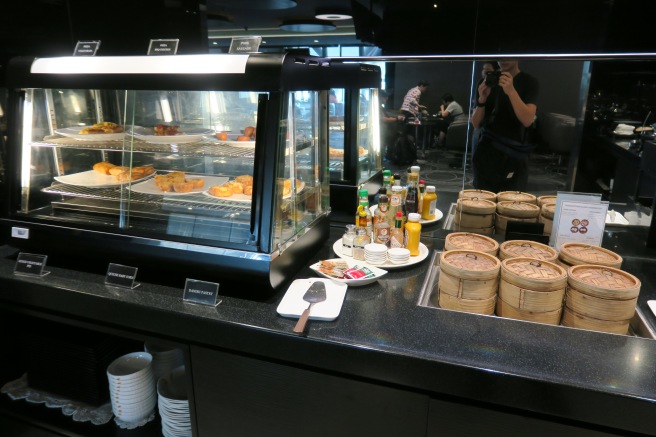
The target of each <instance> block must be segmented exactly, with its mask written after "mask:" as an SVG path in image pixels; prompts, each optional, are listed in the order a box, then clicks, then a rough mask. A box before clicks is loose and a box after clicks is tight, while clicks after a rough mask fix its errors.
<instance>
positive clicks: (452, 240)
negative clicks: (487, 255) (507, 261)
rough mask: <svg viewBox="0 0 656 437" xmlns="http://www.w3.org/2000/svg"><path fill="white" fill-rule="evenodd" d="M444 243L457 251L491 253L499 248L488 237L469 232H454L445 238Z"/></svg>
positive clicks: (497, 244)
mask: <svg viewBox="0 0 656 437" xmlns="http://www.w3.org/2000/svg"><path fill="white" fill-rule="evenodd" d="M446 242H448V244H449V245H451V246H453V247H455V248H457V249H466V250H476V251H479V252H492V251H496V250H497V249H498V248H499V243H497V242H496V241H494V240H493V239H492V238H490V237H486V236H484V235H479V234H471V233H469V232H454V233H452V234H449V235H447V236H446Z"/></svg>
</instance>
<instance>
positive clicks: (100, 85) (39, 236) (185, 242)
mask: <svg viewBox="0 0 656 437" xmlns="http://www.w3.org/2000/svg"><path fill="white" fill-rule="evenodd" d="M198 56H200V57H202V61H207V62H216V57H217V56H219V57H220V56H230V55H193V57H198ZM241 56H243V55H241ZM247 56H248V61H247V62H246V65H245V71H244V72H243V74H220V73H219V74H216V73H212V72H207V73H205V72H193V73H189V72H184V70H185V68H186V66H184V65H183V64H184V63H185V61H184V60H183V57H182V56H178V57H176V61H178V59H179V61H178V62H179V63H180V64H181V67H180V69H181V70H182V72H179V71H177V72H165V73H162V74H152V73H150V74H127V73H124V72H122V71H118V72H115V73H113V74H109V73H93V74H90V73H89V72H86V73H85V72H84V71H83V72H81V73H67V74H64V73H61V74H38V73H34V72H33V71H32V66H33V63H34V62H35V58H33V57H21V58H15V59H13V60H12V61H11V63H10V67H9V71H8V80H7V83H8V88H9V89H10V111H9V115H10V120H9V126H10V127H9V129H10V131H11V132H13V133H14V134H13V135H11V138H10V144H9V147H8V162H9V163H12V166H14V168H12V166H9V170H10V173H9V174H8V178H7V184H6V188H5V198H8V199H9V203H8V204H7V205H4V208H3V210H2V212H1V215H0V229H2V234H3V235H4V236H7V238H8V236H9V235H11V230H12V229H13V228H29V236H30V237H29V239H18V238H11V239H9V240H10V243H11V244H12V245H15V246H17V247H19V248H21V249H24V250H30V251H46V252H49V253H56V254H59V255H62V256H61V258H71V257H74V258H75V257H77V258H78V262H79V263H80V264H83V263H85V262H87V261H88V260H93V261H94V262H96V261H104V262H107V261H111V262H121V263H126V264H128V263H131V265H138V266H144V265H145V266H152V268H156V267H157V266H162V265H165V266H166V268H167V270H169V268H170V271H172V272H173V271H175V272H179V273H180V274H182V273H184V274H189V273H191V274H193V276H194V277H195V278H197V279H206V278H208V279H220V280H221V281H222V282H221V283H222V284H224V283H225V284H228V287H229V289H230V288H235V289H239V288H242V289H243V288H244V287H243V284H244V283H249V284H253V285H256V287H253V290H256V293H257V294H266V293H269V292H271V291H272V290H274V289H276V288H278V287H279V286H281V285H282V284H283V283H284V282H285V281H286V280H287V279H288V278H290V277H291V275H293V273H295V272H296V271H297V270H298V269H299V268H300V267H301V266H303V265H304V262H305V260H306V259H308V257H309V256H310V255H311V254H312V253H314V252H315V251H316V250H317V248H318V247H319V246H320V245H321V244H322V243H323V242H324V241H325V240H326V239H327V237H328V226H329V216H328V214H327V213H328V212H329V211H326V214H320V215H319V216H318V217H317V218H316V219H315V221H314V222H313V223H311V224H310V225H309V226H308V227H307V228H306V229H304V230H302V231H300V232H297V233H296V234H295V235H294V236H293V237H292V238H291V240H289V241H287V242H284V243H283V246H278V247H270V242H271V241H272V240H271V235H272V232H273V229H272V228H271V224H272V223H273V217H274V215H275V208H274V203H275V201H274V196H275V184H274V183H273V182H274V181H276V175H277V169H276V167H277V164H276V163H277V161H276V160H275V159H273V157H275V156H277V155H276V154H277V153H278V150H277V148H278V147H279V145H278V142H279V138H278V137H279V132H278V130H279V126H280V115H281V111H283V110H284V108H285V107H286V106H285V105H286V102H285V101H283V96H284V95H285V93H287V92H293V91H307V90H314V91H322V92H321V93H320V101H319V107H320V113H319V117H321V118H323V117H325V118H326V121H327V118H328V117H327V103H326V101H327V90H329V89H330V88H331V87H333V86H344V87H345V86H347V84H348V83H349V82H350V81H354V80H357V78H358V77H359V76H360V75H361V74H362V71H366V72H371V71H377V72H378V77H380V73H379V70H377V69H378V67H374V68H373V69H372V68H371V66H362V65H360V64H344V63H333V62H331V61H330V60H329V59H326V58H316V57H311V56H308V55H306V54H305V53H295V52H290V53H287V54H277V55H265V54H252V55H247ZM212 57H214V58H215V59H212ZM124 58H126V60H127V61H128V62H130V61H131V59H129V57H124ZM134 58H140V60H141V62H157V61H158V60H159V59H158V58H161V57H151V58H150V59H147V58H145V57H134ZM69 59H72V60H73V61H74V60H75V59H74V58H69ZM190 74H193V75H192V76H191V75H190ZM27 88H42V89H51V88H64V89H92V90H112V89H118V90H123V89H125V90H158V89H168V90H178V91H212V90H220V91H244V90H247V91H251V92H267V93H268V97H267V99H266V101H265V100H264V99H263V98H262V97H260V100H259V102H258V118H257V126H256V128H257V132H258V136H257V140H256V141H255V149H254V151H253V153H254V156H260V157H264V158H265V159H254V162H253V177H254V186H253V197H252V199H253V200H252V203H251V208H252V213H251V214H250V224H249V225H250V230H251V234H252V235H253V236H254V237H255V240H256V242H257V244H256V245H255V246H249V245H245V244H234V243H231V242H218V243H217V242H216V241H212V242H210V241H207V242H204V241H202V239H198V238H196V239H194V238H176V237H172V238H170V239H169V238H168V237H169V235H167V236H166V237H165V239H162V237H161V236H151V235H148V234H147V233H144V232H136V233H135V232H134V231H124V230H121V229H114V228H112V229H111V230H108V229H107V228H98V227H96V228H94V226H93V225H83V224H81V223H75V222H74V221H72V222H71V223H70V224H66V223H64V224H62V223H58V222H49V221H47V220H41V219H32V218H30V217H27V216H25V215H21V214H18V213H17V212H15V211H17V208H16V206H17V205H20V199H21V197H20V196H21V189H20V182H19V181H20V176H21V166H20V165H19V164H20V162H21V161H20V159H21V156H20V155H21V149H22V147H23V144H22V135H21V126H22V120H23V104H22V102H23V101H24V99H25V91H24V90H23V89H27ZM276 108H278V109H276ZM324 114H325V115H324ZM321 129H326V125H324V126H323V127H321ZM326 136H327V135H324V137H326ZM320 137H321V136H320ZM35 145H36V146H39V147H53V150H54V149H55V148H56V147H57V145H54V144H48V142H45V143H44V144H35ZM207 147H211V146H209V145H208V146H207ZM317 147H318V148H319V150H320V153H321V154H326V153H327V145H324V144H320V143H319V144H317ZM228 152H230V153H232V151H228ZM222 153H227V152H226V151H225V150H222ZM254 156H253V158H254ZM324 156H325V155H324ZM324 159H326V158H324ZM327 177H328V173H327V171H326V172H325V173H324V180H327ZM60 189H62V190H63V188H62V187H57V186H56V185H55V186H52V187H50V188H49V189H48V190H50V191H51V192H52V193H56V194H57V195H62V196H64V195H66V194H74V195H75V196H76V205H74V208H78V210H79V211H84V209H85V208H94V207H96V206H95V205H94V199H93V198H92V196H90V195H88V193H83V192H78V193H66V192H64V191H58V190H60ZM324 196H325V194H324V195H323V196H322V197H324ZM137 197H138V196H137ZM141 197H143V198H141ZM141 197H139V198H136V204H137V205H145V206H147V207H145V208H143V210H140V209H139V207H138V206H137V208H136V210H135V214H140V213H143V217H144V218H146V219H147V218H148V217H152V208H151V207H149V206H148V202H149V199H148V198H147V196H141ZM316 201H321V200H320V199H316ZM173 203H176V204H177V205H173ZM55 206H57V207H59V208H62V209H65V208H72V207H73V205H72V204H71V203H68V204H66V202H55ZM169 206H171V207H174V208H183V209H184V208H186V207H187V205H183V204H182V202H180V201H176V202H171V205H169ZM217 208H219V206H218V205H217ZM74 212H75V211H74ZM214 212H215V211H214ZM233 212H234V211H226V213H227V214H231V213H233ZM208 243H209V244H208ZM99 248H102V250H99ZM101 252H102V253H101ZM80 254H84V255H83V256H80ZM96 258H97V259H96ZM249 288H250V287H249ZM253 290H251V291H253ZM242 291H245V290H242Z"/></svg>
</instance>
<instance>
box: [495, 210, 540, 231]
mask: <svg viewBox="0 0 656 437" xmlns="http://www.w3.org/2000/svg"><path fill="white" fill-rule="evenodd" d="M537 221H538V219H537V217H535V218H524V219H523V218H516V217H507V216H505V215H503V214H499V213H497V215H496V216H495V217H494V227H495V228H496V230H497V233H500V232H501V231H502V232H505V231H506V227H508V222H529V223H536V222H537Z"/></svg>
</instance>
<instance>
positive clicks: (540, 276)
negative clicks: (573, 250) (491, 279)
mask: <svg viewBox="0 0 656 437" xmlns="http://www.w3.org/2000/svg"><path fill="white" fill-rule="evenodd" d="M501 268H502V269H505V270H507V271H508V272H510V273H513V274H515V275H517V276H521V277H523V278H529V279H531V280H534V281H545V282H553V281H557V280H559V279H560V280H565V279H566V278H567V272H566V271H565V269H563V268H562V267H560V266H557V265H556V264H554V263H550V262H547V261H544V260H539V259H534V258H509V259H506V260H504V261H502V262H501Z"/></svg>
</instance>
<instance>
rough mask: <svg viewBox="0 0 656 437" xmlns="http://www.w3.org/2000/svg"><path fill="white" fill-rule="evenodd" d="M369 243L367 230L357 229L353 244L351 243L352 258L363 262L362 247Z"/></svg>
mask: <svg viewBox="0 0 656 437" xmlns="http://www.w3.org/2000/svg"><path fill="white" fill-rule="evenodd" d="M369 243H371V239H370V238H369V234H367V228H364V227H358V228H356V229H355V242H354V243H353V258H354V259H357V260H359V261H364V246H366V245H367V244H369Z"/></svg>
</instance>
